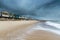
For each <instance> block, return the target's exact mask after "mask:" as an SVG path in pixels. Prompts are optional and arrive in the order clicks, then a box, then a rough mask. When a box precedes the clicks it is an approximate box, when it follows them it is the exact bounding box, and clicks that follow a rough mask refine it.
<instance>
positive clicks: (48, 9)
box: [0, 0, 60, 20]
mask: <svg viewBox="0 0 60 40" xmlns="http://www.w3.org/2000/svg"><path fill="white" fill-rule="evenodd" d="M0 10H7V11H10V12H14V13H15V14H19V15H24V16H25V15H26V16H27V17H33V18H35V19H44V20H60V18H59V17H60V1H59V0H0Z"/></svg>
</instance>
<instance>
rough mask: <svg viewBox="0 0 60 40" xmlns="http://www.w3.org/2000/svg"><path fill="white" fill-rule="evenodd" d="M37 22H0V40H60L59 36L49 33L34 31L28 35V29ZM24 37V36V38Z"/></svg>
mask: <svg viewBox="0 0 60 40" xmlns="http://www.w3.org/2000/svg"><path fill="white" fill-rule="evenodd" d="M36 23H38V21H35V20H33V21H31V20H30V21H0V40H60V36H59V35H56V34H54V33H51V32H47V31H43V30H36V31H33V32H30V33H25V32H26V31H28V32H29V28H32V27H33V25H35V24H36ZM24 35H25V36H24Z"/></svg>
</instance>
